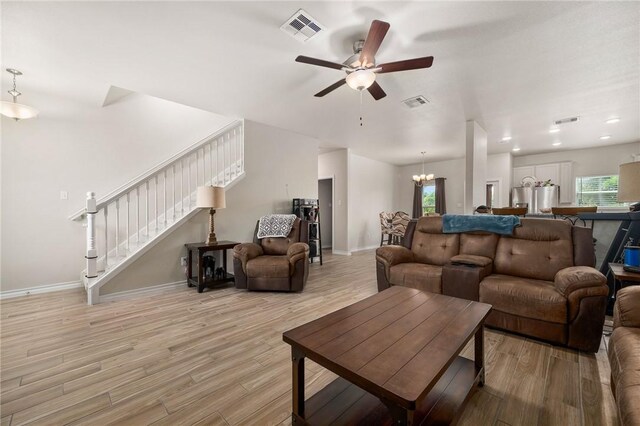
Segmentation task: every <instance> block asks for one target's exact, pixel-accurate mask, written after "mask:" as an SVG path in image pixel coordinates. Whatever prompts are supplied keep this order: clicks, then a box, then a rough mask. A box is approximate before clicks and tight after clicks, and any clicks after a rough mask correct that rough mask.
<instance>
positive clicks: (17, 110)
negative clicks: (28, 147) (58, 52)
mask: <svg viewBox="0 0 640 426" xmlns="http://www.w3.org/2000/svg"><path fill="white" fill-rule="evenodd" d="M7 72H8V73H9V74H12V75H13V89H12V90H9V94H10V95H11V96H12V97H13V102H9V101H1V102H0V114H2V115H4V116H6V117H9V118H13V119H14V120H16V121H18V120H23V119H26V118H33V117H36V116H37V115H38V114H39V113H40V111H38V110H37V109H35V108H33V107H30V106H28V105H23V104H19V103H18V102H16V101H17V99H18V96H20V95H22V93H20V92H18V91H17V90H16V76H18V75H22V73H21V72H20V71H18V70H16V69H13V68H7Z"/></svg>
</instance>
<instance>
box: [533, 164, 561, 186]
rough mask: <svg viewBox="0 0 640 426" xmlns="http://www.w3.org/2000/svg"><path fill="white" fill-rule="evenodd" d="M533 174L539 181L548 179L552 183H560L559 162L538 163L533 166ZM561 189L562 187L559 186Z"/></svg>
mask: <svg viewBox="0 0 640 426" xmlns="http://www.w3.org/2000/svg"><path fill="white" fill-rule="evenodd" d="M533 172H534V176H535V177H536V179H538V180H539V181H542V182H545V181H547V180H550V181H551V183H553V184H554V185H560V163H552V164H540V165H538V166H535V167H534V171H533ZM560 189H561V190H562V187H560Z"/></svg>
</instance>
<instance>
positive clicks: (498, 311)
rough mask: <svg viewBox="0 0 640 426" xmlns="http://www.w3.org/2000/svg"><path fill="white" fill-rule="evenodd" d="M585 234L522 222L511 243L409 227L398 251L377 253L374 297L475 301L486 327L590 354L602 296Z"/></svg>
mask: <svg viewBox="0 0 640 426" xmlns="http://www.w3.org/2000/svg"><path fill="white" fill-rule="evenodd" d="M594 264H595V253H594V249H593V242H592V232H591V229H588V228H582V227H575V226H571V224H569V223H568V222H566V221H562V220H552V219H521V226H519V227H517V228H515V229H514V233H513V235H512V236H501V235H498V234H492V233H487V232H470V233H459V234H444V233H443V232H442V218H440V217H422V218H420V219H418V220H417V221H412V222H411V223H410V225H409V227H408V228H407V233H406V235H405V238H404V242H403V245H402V246H388V247H380V248H379V249H377V252H376V269H377V279H378V290H379V291H382V290H384V289H386V288H388V287H390V286H392V285H403V286H408V287H413V288H417V289H421V290H426V291H430V292H434V293H442V294H446V295H449V296H454V297H460V298H465V299H469V300H478V301H481V302H484V303H488V304H491V305H492V306H493V309H492V311H491V313H490V314H489V317H488V318H487V321H486V324H487V325H488V326H492V327H495V328H500V329H504V330H509V331H513V332H516V333H520V334H524V335H527V336H532V337H536V338H539V339H543V340H546V341H549V342H552V343H556V344H561V345H566V346H569V347H572V348H575V349H580V350H583V351H589V352H596V351H597V350H598V347H599V344H600V338H601V335H602V327H603V325H604V316H605V307H606V300H607V294H608V287H607V285H606V279H605V277H604V276H603V275H602V274H601V273H600V272H598V271H597V270H596V269H594V268H593V265H594Z"/></svg>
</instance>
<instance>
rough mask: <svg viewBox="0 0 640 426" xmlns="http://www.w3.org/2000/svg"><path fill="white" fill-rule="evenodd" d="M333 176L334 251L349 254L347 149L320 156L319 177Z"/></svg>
mask: <svg viewBox="0 0 640 426" xmlns="http://www.w3.org/2000/svg"><path fill="white" fill-rule="evenodd" d="M329 176H333V179H334V183H333V188H334V194H333V198H334V200H335V204H334V205H333V219H334V220H333V228H334V231H333V236H334V239H333V251H334V252H338V253H341V254H347V253H348V252H349V223H348V221H349V211H348V207H349V152H348V150H346V149H339V150H336V151H331V152H328V153H326V154H321V155H318V175H317V177H329Z"/></svg>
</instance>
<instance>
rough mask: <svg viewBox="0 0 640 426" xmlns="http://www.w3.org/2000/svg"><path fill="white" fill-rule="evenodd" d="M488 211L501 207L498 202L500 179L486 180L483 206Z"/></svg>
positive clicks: (499, 201)
mask: <svg viewBox="0 0 640 426" xmlns="http://www.w3.org/2000/svg"><path fill="white" fill-rule="evenodd" d="M485 205H486V206H487V207H489V208H490V209H491V208H493V207H502V206H501V200H500V179H490V180H487V202H486V204H485Z"/></svg>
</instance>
